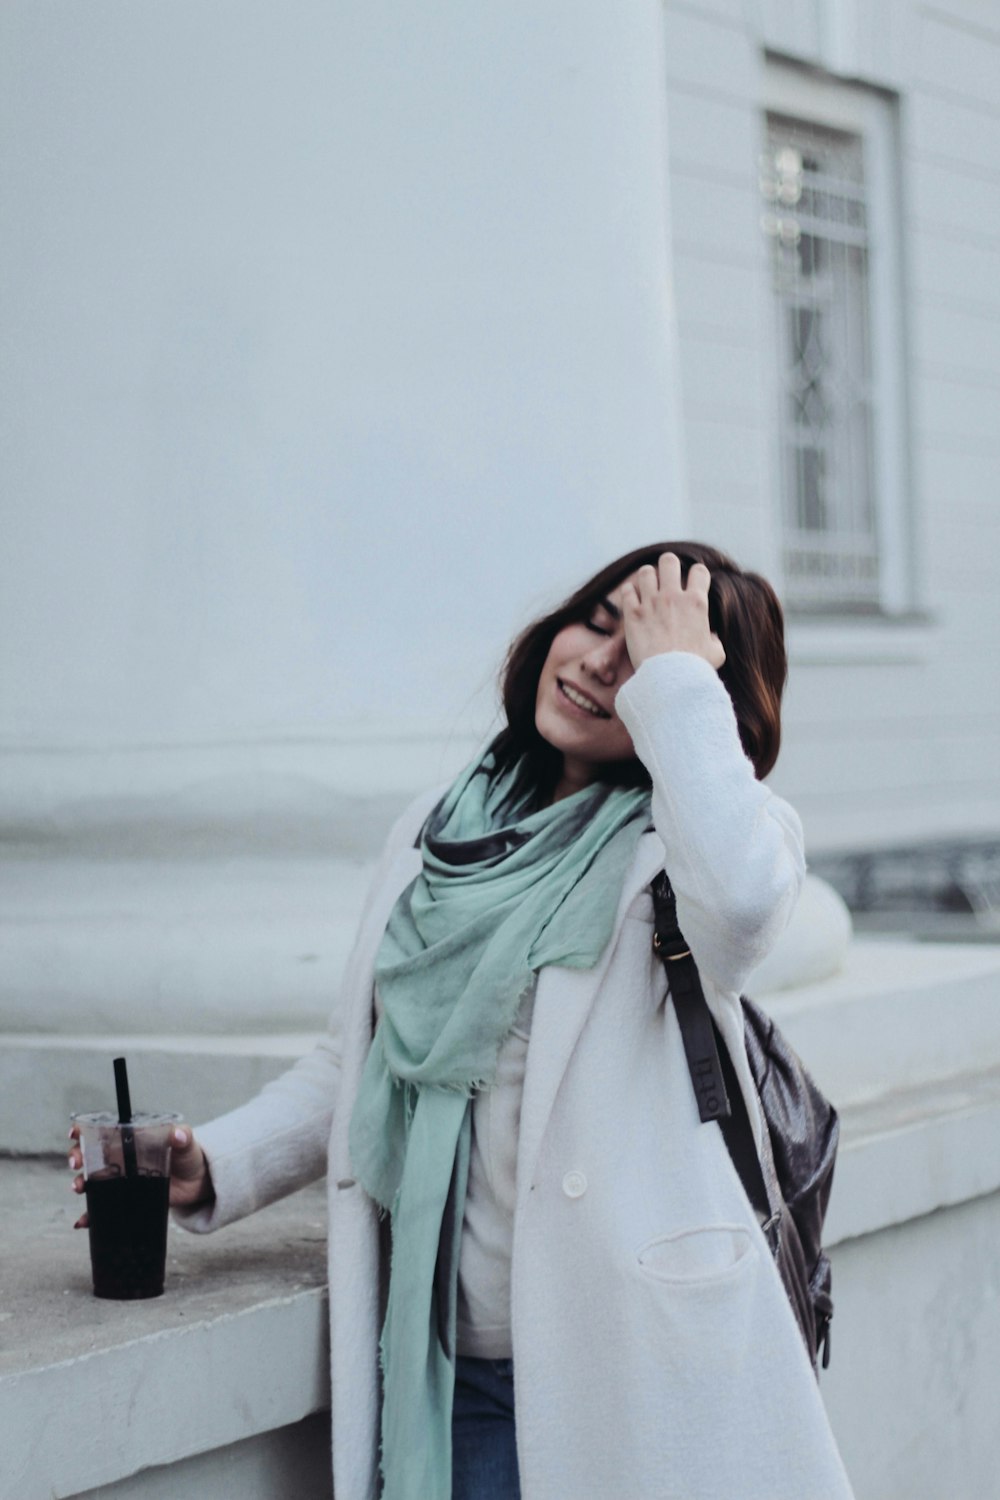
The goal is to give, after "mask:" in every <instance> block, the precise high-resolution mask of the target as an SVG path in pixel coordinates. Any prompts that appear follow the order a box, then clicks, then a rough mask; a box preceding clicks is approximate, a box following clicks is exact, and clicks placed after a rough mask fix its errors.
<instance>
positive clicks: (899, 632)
mask: <svg viewBox="0 0 1000 1500" xmlns="http://www.w3.org/2000/svg"><path fill="white" fill-rule="evenodd" d="M936 637H937V627H936V626H935V624H934V623H933V622H932V621H930V620H928V619H926V618H922V617H921V618H914V619H910V620H893V619H891V618H889V617H879V618H876V619H874V620H872V619H864V620H850V619H843V620H838V619H831V618H829V617H823V616H818V617H817V618H816V619H815V620H804V619H801V618H796V617H794V616H792V617H791V618H790V619H788V620H787V621H786V642H787V647H788V660H789V664H790V665H791V666H824V667H834V666H837V667H839V666H855V665H857V664H859V663H860V664H862V665H864V666H876V665H879V666H895V665H897V664H898V663H901V662H910V663H914V664H923V663H925V662H927V661H928V660H929V659H930V657H931V654H932V651H933V648H934V645H935V642H936Z"/></svg>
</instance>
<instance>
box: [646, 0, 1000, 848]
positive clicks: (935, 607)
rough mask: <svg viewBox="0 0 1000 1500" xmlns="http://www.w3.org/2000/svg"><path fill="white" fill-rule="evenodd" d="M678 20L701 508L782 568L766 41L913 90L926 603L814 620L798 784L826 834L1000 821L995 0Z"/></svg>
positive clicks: (916, 480)
mask: <svg viewBox="0 0 1000 1500" xmlns="http://www.w3.org/2000/svg"><path fill="white" fill-rule="evenodd" d="M665 24H666V53H667V97H668V115H669V138H670V152H671V178H672V183H673V198H674V204H675V215H674V221H673V226H674V227H673V234H674V250H675V272H676V278H677V289H678V298H677V301H678V323H679V328H680V339H681V354H680V361H681V372H682V376H681V378H682V390H683V405H684V425H685V438H686V455H687V464H688V474H689V483H690V492H691V501H692V515H693V517H694V520H695V526H696V530H697V531H698V532H699V534H701V535H704V536H706V537H708V539H710V540H713V541H716V542H718V543H719V544H720V545H723V546H728V547H729V548H730V549H731V550H732V551H733V552H734V553H735V554H736V555H737V556H738V557H740V558H744V557H745V558H747V559H749V560H751V561H752V562H755V563H757V564H758V565H759V566H760V567H761V568H762V569H763V570H764V571H765V572H768V573H770V574H771V575H772V576H777V575H779V573H780V564H779V553H778V535H777V531H776V519H777V516H776V512H777V505H776V496H777V488H778V476H777V468H776V460H775V452H774V427H775V417H776V412H775V405H774V396H773V392H772V391H771V390H770V389H769V388H770V387H771V385H772V379H773V376H772V369H771V351H770V331H769V320H770V317H771V312H770V306H769V297H770V291H769V281H768V277H769V273H768V269H767V264H766V247H765V245H764V240H763V236H762V235H760V233H759V231H758V228H757V226H758V221H759V204H758V196H757V173H756V157H757V151H758V150H759V144H760V139H761V124H762V118H763V114H764V111H765V110H766V108H767V107H768V103H769V97H768V75H767V64H766V60H765V51H767V52H769V53H770V54H772V55H774V56H778V57H781V58H782V59H792V60H793V61H795V62H797V63H799V64H800V65H801V66H802V68H803V70H804V77H805V78H806V79H807V80H808V77H809V74H808V70H809V69H818V70H821V71H822V72H823V73H824V74H831V73H832V74H835V75H836V74H839V75H841V76H843V77H844V78H846V79H850V80H859V81H860V82H861V83H862V84H864V85H866V86H871V87H872V88H875V89H878V90H881V91H891V92H892V93H893V94H894V95H896V96H898V100H899V106H898V120H899V127H898V128H899V165H900V174H901V175H900V182H899V208H900V214H901V231H902V236H901V237H902V264H901V267H900V274H901V278H902V288H903V298H902V312H903V321H904V326H905V338H906V349H905V371H906V398H907V403H908V418H909V419H908V431H907V433H906V438H907V442H906V448H905V452H904V453H903V455H902V461H903V462H904V463H905V465H906V468H907V470H908V491H909V495H908V498H909V516H908V518H907V528H908V531H909V535H910V537H911V539H912V549H913V553H912V558H903V559H901V562H902V564H903V566H904V568H906V567H908V569H909V572H910V576H911V579H912V583H911V590H910V600H909V608H908V609H904V610H903V611H901V612H900V614H899V616H898V617H897V618H896V619H886V620H882V621H860V620H859V621H852V620H844V621H843V622H841V623H839V624H837V623H833V622H830V621H824V622H822V623H815V622H804V621H796V620H792V622H791V625H790V632H789V633H790V641H791V660H792V673H791V679H790V686H789V694H788V699H787V705H788V711H787V718H786V739H785V748H784V751H783V754H782V759H781V761H780V762H779V766H778V768H777V771H776V772H775V776H774V781H775V785H776V786H777V787H778V788H779V789H780V790H781V791H782V792H783V793H784V794H786V795H787V796H789V797H790V798H791V799H792V800H793V801H794V802H795V804H796V805H797V806H798V807H799V809H800V811H801V812H802V814H803V817H804V820H805V823H806V831H807V837H808V840H809V843H810V845H811V847H812V848H814V849H818V848H834V847H850V846H858V845H860V846H865V845H870V844H878V843H886V842H893V841H909V840H916V839H920V838H924V837H928V836H931V835H937V834H941V835H946V836H947V835H954V834H962V833H982V832H983V831H992V830H995V829H996V827H997V826H998V822H1000V777H998V775H997V768H998V766H1000V665H998V662H997V658H996V654H995V653H994V652H992V651H991V649H990V648H989V644H988V643H989V642H990V641H991V640H992V639H994V638H995V637H996V634H997V631H998V628H1000V594H998V591H997V588H996V578H997V567H996V556H997V553H998V543H1000V481H998V479H997V475H998V473H1000V426H998V424H997V422H996V409H997V395H998V392H1000V316H998V314H1000V303H998V295H1000V294H998V291H997V288H998V287H1000V217H998V216H1000V167H998V163H1000V14H998V12H997V10H996V7H995V6H993V5H990V4H988V3H982V4H977V3H974V0H963V3H959V0H955V3H945V4H942V5H934V6H929V5H923V4H917V3H904V0H875V3H872V4H870V5H868V4H866V5H864V6H862V5H859V4H856V3H853V0H839V3H838V0H809V3H786V0H781V3H761V4H759V5H744V4H735V3H728V0H717V3H713V0H710V3H707V4H704V5H700V4H699V5H695V4H688V3H682V0H668V3H667V5H666V7H665ZM814 76H816V78H817V80H818V79H819V74H816V75H814ZM820 87H821V85H820V84H819V82H818V81H817V84H816V89H817V94H819V92H820ZM806 88H808V82H807V83H806ZM876 250H877V247H876Z"/></svg>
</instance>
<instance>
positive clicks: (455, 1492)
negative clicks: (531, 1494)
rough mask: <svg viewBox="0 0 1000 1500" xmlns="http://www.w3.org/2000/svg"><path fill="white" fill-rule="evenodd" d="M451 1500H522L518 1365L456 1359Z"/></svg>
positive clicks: (507, 1360)
mask: <svg viewBox="0 0 1000 1500" xmlns="http://www.w3.org/2000/svg"><path fill="white" fill-rule="evenodd" d="M451 1455H452V1457H451V1473H452V1479H451V1500H521V1485H520V1482H519V1480H518V1477H517V1448H516V1446H515V1443H514V1361H513V1360H511V1359H468V1358H466V1357H464V1356H462V1355H459V1357H458V1359H457V1360H456V1361H455V1406H454V1412H453V1415H452V1423H451Z"/></svg>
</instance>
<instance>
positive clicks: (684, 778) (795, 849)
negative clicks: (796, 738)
mask: <svg viewBox="0 0 1000 1500" xmlns="http://www.w3.org/2000/svg"><path fill="white" fill-rule="evenodd" d="M615 708H616V710H617V712H618V715H619V717H620V718H621V720H622V722H623V724H624V725H625V727H626V728H627V729H628V731H629V733H630V734H631V736H632V742H633V744H634V745H635V750H636V754H637V755H638V757H639V759H640V760H641V761H642V763H643V765H644V766H645V767H646V769H647V770H648V772H649V774H650V777H651V779H652V783H653V799H652V804H653V822H654V824H655V826H656V831H657V833H658V834H659V836H660V838H661V839H662V840H663V845H664V849H665V851H666V855H665V860H664V864H665V867H666V870H667V873H668V875H669V876H670V880H671V884H672V885H673V887H674V891H675V892H676V895H677V916H678V920H679V923H680V927H681V931H682V932H683V933H684V936H685V937H686V939H687V941H688V943H689V945H690V947H691V951H692V953H693V954H694V957H695V960H696V962H697V964H698V967H699V969H700V970H701V971H702V972H703V973H704V974H706V975H708V976H710V978H711V979H712V980H713V982H714V983H715V984H716V985H717V987H718V988H719V989H722V990H729V991H736V992H737V993H738V992H739V991H740V990H741V989H742V987H743V983H744V981H745V979H746V977H747V975H748V974H749V973H750V971H751V970H752V969H754V968H756V966H757V965H758V964H759V963H760V962H761V961H762V959H763V958H764V956H765V955H766V954H767V952H768V951H769V949H770V948H771V946H772V945H773V944H774V942H775V940H776V939H777V937H778V936H779V934H780V933H781V932H782V930H783V928H784V927H785V924H786V923H787V921H788V919H789V917H790V916H791V913H792V910H793V908H794V906H795V903H796V901H797V900H798V895H799V890H800V888H801V885H802V880H803V878H804V875H805V858H804V855H803V848H802V826H801V824H800V822H799V819H798V816H797V814H796V813H795V811H794V810H793V809H792V808H791V807H790V806H789V805H788V803H787V802H784V801H783V800H782V799H781V798H780V797H778V796H776V795H775V794H774V793H773V792H772V791H771V790H770V789H769V788H768V787H766V786H765V785H764V784H763V783H762V782H760V781H758V780H757V778H756V775H755V773H754V768H753V765H752V764H751V762H750V761H749V760H748V758H747V756H746V755H745V754H744V751H743V747H742V745H741V744H740V737H739V730H738V728H737V724H736V715H735V712H734V710H733V705H732V700H731V699H730V697H729V694H728V693H727V692H726V689H725V687H724V686H723V684H722V682H721V681H720V679H719V677H718V675H717V674H716V672H715V671H714V670H713V668H712V667H710V666H709V664H708V662H706V661H704V660H703V659H702V658H701V657H699V656H694V655H692V654H691V653H689V652H683V651H671V652H665V653H663V654H661V655H658V656H652V657H649V658H648V659H647V660H646V661H644V662H643V663H642V665H641V666H640V667H639V669H638V671H637V672H636V673H635V675H634V676H633V677H631V678H630V679H629V681H628V682H627V683H625V685H624V686H623V687H622V688H621V689H620V690H619V692H618V695H617V698H616V700H615Z"/></svg>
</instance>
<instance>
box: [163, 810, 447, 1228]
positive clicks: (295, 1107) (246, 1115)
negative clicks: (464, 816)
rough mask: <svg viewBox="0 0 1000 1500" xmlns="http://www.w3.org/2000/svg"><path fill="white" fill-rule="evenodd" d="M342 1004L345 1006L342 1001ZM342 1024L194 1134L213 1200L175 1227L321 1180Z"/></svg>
mask: <svg viewBox="0 0 1000 1500" xmlns="http://www.w3.org/2000/svg"><path fill="white" fill-rule="evenodd" d="M441 791H442V788H440V787H438V788H435V790H434V791H433V792H432V793H428V794H425V795H423V796H421V797H419V798H418V799H417V800H416V801H415V802H413V803H412V804H411V805H410V806H409V807H408V808H407V809H406V811H405V812H404V813H403V814H402V816H401V817H400V818H399V819H397V821H396V823H395V824H394V825H393V827H392V829H391V831H390V833H389V836H388V838H387V840H386V844H385V847H384V849H383V851H382V855H381V858H380V859H379V862H378V865H377V867H376V870H375V873H374V875H373V877H372V880H371V884H370V887H369V892H368V896H367V899H366V903H365V910H366V911H367V910H368V908H369V906H370V905H371V902H372V898H373V895H374V893H375V892H376V891H377V890H378V889H379V887H380V886H381V884H382V882H383V881H384V879H385V876H386V871H387V869H388V867H389V866H390V864H391V863H392V861H393V860H394V859H395V857H396V855H397V854H398V853H399V852H400V850H401V849H403V848H404V847H406V845H407V844H410V843H412V842H413V840H414V838H415V837H416V834H417V833H418V832H419V830H420V828H421V826H422V824H423V821H424V818H425V817H426V815H427V813H428V812H430V810H431V808H432V807H433V805H434V803H435V802H436V801H437V799H438V798H439V797H440V795H441ZM362 926H363V923H362V924H360V925H359V934H358V936H359V937H360V932H361V927H362ZM357 943H358V939H356V940H355V947H354V950H353V951H352V953H351V956H350V958H349V959H348V961H347V965H346V968H345V973H346V974H348V975H349V974H351V973H352V971H353V969H354V967H355V960H356V954H357ZM341 998H342V999H343V1000H344V1001H345V1002H346V1000H347V996H346V995H342V997H341ZM341 1018H342V1011H341V1006H340V1004H337V1005H335V1006H334V1008H333V1011H332V1013H331V1015H330V1020H329V1024H328V1029H327V1033H326V1035H325V1036H323V1037H322V1038H321V1039H320V1041H319V1042H318V1043H317V1045H316V1046H315V1048H314V1049H313V1051H312V1052H310V1053H308V1054H307V1055H306V1056H305V1057H302V1058H300V1059H299V1060H298V1062H296V1063H295V1064H293V1066H292V1067H291V1068H289V1069H288V1070H287V1072H285V1073H282V1075H281V1076H280V1078H275V1079H273V1080H272V1081H271V1082H270V1083H268V1084H265V1086H264V1087H263V1088H262V1089H261V1091H260V1093H259V1094H257V1095H255V1097H254V1098H253V1099H251V1100H249V1102H248V1103H246V1104H242V1105H240V1106H239V1107H238V1108H237V1109H234V1110H230V1111H229V1113H228V1114H224V1115H220V1116H219V1117H218V1118H217V1119H215V1120H211V1121H209V1123H208V1124H206V1125H201V1126H199V1127H198V1128H197V1130H196V1132H195V1133H196V1135H197V1139H198V1143H199V1145H200V1146H201V1148H202V1150H203V1151H204V1152H205V1155H206V1157H207V1159H208V1166H209V1171H210V1173H211V1176H212V1186H213V1188H214V1190H215V1197H214V1199H213V1200H212V1202H211V1203H205V1204H200V1205H199V1206H197V1207H195V1208H189V1209H174V1211H173V1217H174V1220H175V1221H176V1222H177V1223H178V1224H180V1225H181V1226H182V1227H183V1228H185V1229H189V1230H191V1231H193V1232H194V1233H196V1234H204V1233H208V1232H210V1231H211V1230H214V1229H221V1228H222V1227H223V1226H224V1225H225V1224H230V1223H232V1222H233V1221H234V1220H236V1219H242V1218H245V1217H246V1215H247V1214H251V1213H253V1212H254V1211H255V1210H256V1209H258V1208H264V1207H266V1205H267V1204H269V1203H273V1202H275V1201H276V1200H277V1199H278V1198H283V1197H285V1196H286V1195H287V1194H288V1193H293V1192H295V1191H296V1189H298V1188H301V1187H305V1186H306V1185H307V1183H310V1182H314V1181H315V1180H316V1178H317V1177H322V1176H323V1174H324V1173H325V1171H326V1155H327V1147H328V1144H329V1139H330V1126H331V1123H332V1120H333V1111H334V1106H335V1104H336V1100H337V1091H338V1086H339V1082H340V1059H341V1032H342V1024H341Z"/></svg>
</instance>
